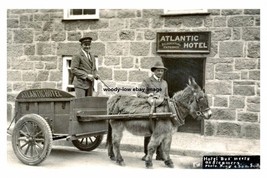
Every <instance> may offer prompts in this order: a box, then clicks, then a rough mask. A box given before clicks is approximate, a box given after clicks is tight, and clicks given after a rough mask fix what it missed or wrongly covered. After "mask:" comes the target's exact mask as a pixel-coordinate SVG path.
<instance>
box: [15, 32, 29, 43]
mask: <svg viewBox="0 0 267 178" xmlns="http://www.w3.org/2000/svg"><path fill="white" fill-rule="evenodd" d="M13 33H14V38H13V39H14V43H32V42H33V30H29V29H21V30H14V31H13Z"/></svg>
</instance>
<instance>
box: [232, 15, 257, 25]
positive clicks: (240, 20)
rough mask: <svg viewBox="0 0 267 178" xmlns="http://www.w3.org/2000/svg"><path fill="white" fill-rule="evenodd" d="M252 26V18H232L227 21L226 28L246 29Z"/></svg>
mask: <svg viewBox="0 0 267 178" xmlns="http://www.w3.org/2000/svg"><path fill="white" fill-rule="evenodd" d="M253 25H254V17H253V16H233V17H229V19H228V27H246V26H253Z"/></svg>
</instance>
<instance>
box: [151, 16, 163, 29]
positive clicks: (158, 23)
mask: <svg viewBox="0 0 267 178" xmlns="http://www.w3.org/2000/svg"><path fill="white" fill-rule="evenodd" d="M163 25H164V18H153V19H152V21H151V27H152V28H153V29H155V28H162V27H163Z"/></svg>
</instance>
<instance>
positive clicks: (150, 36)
mask: <svg viewBox="0 0 267 178" xmlns="http://www.w3.org/2000/svg"><path fill="white" fill-rule="evenodd" d="M156 35H157V34H156V32H154V31H152V30H146V31H145V34H144V37H145V40H154V39H156Z"/></svg>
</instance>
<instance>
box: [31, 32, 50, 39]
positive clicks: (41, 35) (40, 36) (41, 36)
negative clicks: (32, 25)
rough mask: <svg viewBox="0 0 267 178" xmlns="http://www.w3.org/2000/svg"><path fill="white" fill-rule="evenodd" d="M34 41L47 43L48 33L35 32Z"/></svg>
mask: <svg viewBox="0 0 267 178" xmlns="http://www.w3.org/2000/svg"><path fill="white" fill-rule="evenodd" d="M34 40H35V41H49V40H50V33H49V32H39V31H38V32H35V38H34Z"/></svg>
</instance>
